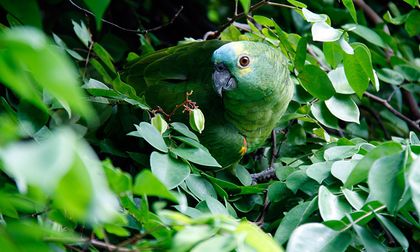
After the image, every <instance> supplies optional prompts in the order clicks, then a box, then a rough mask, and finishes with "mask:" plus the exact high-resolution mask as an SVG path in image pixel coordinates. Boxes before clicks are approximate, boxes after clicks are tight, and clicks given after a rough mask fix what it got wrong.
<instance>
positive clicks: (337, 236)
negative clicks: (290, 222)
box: [287, 223, 352, 252]
mask: <svg viewBox="0 0 420 252" xmlns="http://www.w3.org/2000/svg"><path fill="white" fill-rule="evenodd" d="M314 237H316V239H314ZM351 241H352V236H351V234H350V233H349V232H337V231H334V230H332V229H330V228H328V227H327V226H325V225H323V224H321V223H308V224H304V225H301V226H299V227H298V228H297V229H295V231H293V233H292V235H291V237H290V240H289V242H288V244H287V252H302V251H311V252H340V251H342V252H344V251H346V249H347V247H348V246H349V245H350V242H351Z"/></svg>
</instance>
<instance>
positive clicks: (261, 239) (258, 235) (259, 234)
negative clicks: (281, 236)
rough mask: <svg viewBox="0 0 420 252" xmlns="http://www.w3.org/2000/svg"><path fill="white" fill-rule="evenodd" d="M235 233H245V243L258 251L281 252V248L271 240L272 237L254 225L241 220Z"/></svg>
mask: <svg viewBox="0 0 420 252" xmlns="http://www.w3.org/2000/svg"><path fill="white" fill-rule="evenodd" d="M235 233H237V234H238V235H241V234H245V243H246V244H247V245H249V246H250V247H251V248H253V249H255V250H256V251H259V252H283V249H282V248H281V247H280V246H279V245H278V244H277V243H276V242H274V241H273V238H272V237H271V236H270V235H269V234H266V233H265V232H264V231H262V230H261V229H260V228H258V227H257V226H256V225H254V224H252V223H250V222H248V221H241V222H240V223H239V225H238V226H237V227H236V230H235Z"/></svg>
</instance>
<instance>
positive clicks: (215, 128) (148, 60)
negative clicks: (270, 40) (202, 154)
mask: <svg viewBox="0 0 420 252" xmlns="http://www.w3.org/2000/svg"><path fill="white" fill-rule="evenodd" d="M125 78H126V81H127V83H129V84H131V85H132V86H133V87H134V88H135V89H136V91H137V92H139V93H141V94H144V96H145V98H146V102H147V103H148V104H149V105H150V106H152V107H157V106H160V107H161V108H162V109H163V110H164V111H167V112H169V111H172V110H173V109H174V108H175V106H176V105H177V104H181V103H182V102H183V101H184V100H185V95H186V93H187V92H189V91H191V90H192V91H193V93H192V95H191V96H190V99H191V100H192V101H194V102H196V103H197V105H198V106H199V108H200V109H201V110H202V111H203V113H204V115H205V118H206V127H205V129H204V131H203V132H202V134H200V136H199V138H200V141H201V143H202V144H203V145H204V146H206V147H207V148H208V149H209V151H210V153H211V154H212V155H213V157H214V158H216V160H217V161H218V162H219V164H220V165H221V166H222V167H227V166H229V165H231V164H233V163H235V162H237V161H239V160H240V159H241V158H242V156H243V155H244V154H245V153H249V152H252V151H254V150H256V149H257V148H259V147H261V145H263V144H264V142H265V140H266V139H267V138H268V137H269V135H270V133H271V131H272V130H273V128H274V127H275V126H276V124H277V122H278V121H279V119H280V117H281V116H282V115H283V113H284V112H285V110H286V108H287V106H288V104H289V102H290V100H291V99H292V96H293V90H294V86H293V82H292V80H291V78H290V74H289V70H288V64H287V60H286V57H285V56H284V55H283V54H282V53H281V52H280V50H279V49H275V48H273V47H271V46H269V45H266V44H264V43H261V42H250V41H237V42H224V41H219V40H211V41H201V42H191V43H187V44H181V45H177V46H174V47H170V48H166V49H163V50H160V51H156V52H154V53H151V54H149V55H146V56H145V57H142V58H139V59H138V60H136V61H135V62H131V64H130V65H129V66H128V68H127V71H126V74H125ZM180 114H181V113H180ZM178 116H181V117H177V118H176V120H181V121H186V119H187V116H185V115H184V116H183V117H182V114H181V115H178Z"/></svg>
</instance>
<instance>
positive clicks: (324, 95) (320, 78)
mask: <svg viewBox="0 0 420 252" xmlns="http://www.w3.org/2000/svg"><path fill="white" fill-rule="evenodd" d="M298 78H299V80H300V81H301V83H302V85H303V87H304V88H305V89H306V91H308V92H309V93H310V94H311V95H313V96H314V97H316V98H319V99H321V100H327V99H329V98H331V96H333V95H334V93H335V91H334V87H333V85H332V83H331V81H330V79H329V78H328V76H327V74H326V73H325V72H324V71H322V70H321V69H320V68H319V67H317V66H314V65H305V66H304V67H303V70H302V72H301V73H299V76H298Z"/></svg>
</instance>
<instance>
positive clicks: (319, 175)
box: [306, 162, 333, 184]
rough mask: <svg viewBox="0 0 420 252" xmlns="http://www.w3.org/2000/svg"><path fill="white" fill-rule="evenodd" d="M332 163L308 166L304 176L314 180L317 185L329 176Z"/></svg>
mask: <svg viewBox="0 0 420 252" xmlns="http://www.w3.org/2000/svg"><path fill="white" fill-rule="evenodd" d="M332 164H333V162H319V163H315V164H312V165H310V166H308V168H307V169H306V175H308V177H310V178H312V179H314V180H316V181H317V182H318V183H319V184H322V181H324V179H326V178H327V177H328V176H329V175H330V171H331V166H332Z"/></svg>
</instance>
